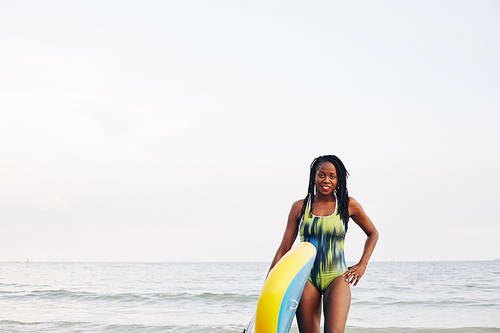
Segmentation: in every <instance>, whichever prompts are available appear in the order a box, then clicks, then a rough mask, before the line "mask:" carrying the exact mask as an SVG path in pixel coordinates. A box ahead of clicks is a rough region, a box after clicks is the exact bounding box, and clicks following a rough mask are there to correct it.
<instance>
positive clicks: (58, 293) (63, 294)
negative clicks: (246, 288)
mask: <svg viewBox="0 0 500 333" xmlns="http://www.w3.org/2000/svg"><path fill="white" fill-rule="evenodd" d="M0 296H1V297H2V299H10V300H16V299H19V298H22V299H23V300H26V299H32V300H33V299H37V300H58V301H60V300H68V301H83V302H88V301H102V302H139V303H140V302H161V301H166V302H193V301H194V302H196V301H213V302H234V303H248V302H252V303H255V302H256V301H257V299H258V295H256V294H239V293H210V292H204V293H198V294H197V293H188V292H177V293H117V294H101V293H95V292H85V291H82V292H79V291H69V290H65V289H59V290H32V291H0Z"/></svg>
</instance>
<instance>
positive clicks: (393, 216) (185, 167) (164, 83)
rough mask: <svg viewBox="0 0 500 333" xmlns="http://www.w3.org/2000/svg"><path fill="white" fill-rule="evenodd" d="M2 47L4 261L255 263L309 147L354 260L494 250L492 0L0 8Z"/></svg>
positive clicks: (265, 250)
mask: <svg viewBox="0 0 500 333" xmlns="http://www.w3.org/2000/svg"><path fill="white" fill-rule="evenodd" d="M0 45H2V46H1V52H0V219H1V221H0V261H16V260H19V261H25V260H26V259H29V260H33V261H271V260H272V257H273V256H274V253H275V251H276V249H277V248H278V246H279V243H280V241H281V237H282V234H283V231H284V228H285V224H286V219H287V216H288V212H289V209H290V207H291V205H292V203H293V202H294V201H295V200H298V199H301V198H303V197H304V196H305V194H306V186H307V178H308V173H309V165H310V163H311V161H312V160H313V159H314V158H315V157H317V156H319V155H324V154H335V155H337V156H339V157H340V158H341V159H342V160H343V161H344V164H345V165H346V167H347V170H348V171H349V172H350V178H349V182H348V186H349V191H350V194H351V196H353V197H354V198H356V199H357V200H358V201H359V202H360V203H361V204H362V206H363V207H364V208H365V211H366V212H367V214H368V215H369V216H370V217H371V219H372V220H373V222H374V223H375V225H376V226H377V228H378V229H379V231H380V240H379V244H378V245H377V248H376V249H375V252H374V254H373V257H372V260H377V261H389V260H397V261H403V260H491V259H496V258H500V242H499V239H500V224H499V222H500V210H499V202H500V191H499V188H500V176H499V174H498V172H499V170H500V130H499V127H500V126H499V125H500V61H499V59H500V3H499V2H498V1H456V0H453V1H412V2H410V1H350V2H346V1H344V2H340V1H339V2H336V1H312V2H311V1H272V2H270V1H190V0H188V1H78V2H77V1H71V2H68V1H43V2H40V1H22V2H21V1H0ZM363 241H364V235H363V233H362V231H361V230H360V229H359V228H358V227H357V226H356V225H355V224H354V223H351V225H350V228H349V232H348V235H347V239H346V257H347V259H348V261H349V262H354V261H357V260H358V259H359V257H360V255H361V251H362V246H363Z"/></svg>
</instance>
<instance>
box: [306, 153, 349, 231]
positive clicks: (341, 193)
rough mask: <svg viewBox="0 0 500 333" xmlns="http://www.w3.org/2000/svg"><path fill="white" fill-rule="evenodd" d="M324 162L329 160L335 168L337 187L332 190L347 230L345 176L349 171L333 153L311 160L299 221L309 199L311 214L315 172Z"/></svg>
mask: <svg viewBox="0 0 500 333" xmlns="http://www.w3.org/2000/svg"><path fill="white" fill-rule="evenodd" d="M325 162H331V163H332V164H333V165H334V166H335V169H336V170H337V187H336V188H335V190H334V191H335V193H336V194H337V207H338V211H339V214H340V219H341V220H342V222H343V223H344V227H345V230H346V231H347V222H348V221H349V193H348V191H347V177H348V176H349V173H348V172H347V170H346V168H345V166H344V163H342V161H341V160H340V159H339V158H338V157H337V156H335V155H324V156H320V157H317V158H315V159H314V161H312V163H311V171H310V173H309V185H308V187H307V195H306V197H305V198H304V203H303V204H302V209H301V211H300V220H299V223H300V221H301V220H302V218H303V217H304V214H305V211H306V206H307V203H308V201H309V200H311V208H310V209H309V214H311V215H312V213H313V208H314V207H313V206H314V205H313V202H314V191H315V187H316V184H315V179H316V172H317V171H318V169H319V167H320V166H321V165H322V164H323V163H325Z"/></svg>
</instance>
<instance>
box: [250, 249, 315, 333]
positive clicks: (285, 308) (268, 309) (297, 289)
mask: <svg viewBox="0 0 500 333" xmlns="http://www.w3.org/2000/svg"><path fill="white" fill-rule="evenodd" d="M315 258H316V248H315V247H314V245H312V244H311V243H308V242H302V243H300V244H298V245H296V246H294V247H293V248H292V249H291V250H290V251H288V253H287V254H285V255H284V256H283V258H281V260H280V261H278V263H277V264H276V265H275V266H274V268H273V269H272V270H271V271H270V272H269V275H268V277H267V279H266V282H265V283H264V287H263V288H262V291H261V292H260V296H259V301H258V302H257V311H256V312H255V315H254V317H253V318H252V320H251V321H250V323H249V324H248V325H247V327H246V328H245V329H244V330H243V333H288V332H289V331H290V326H292V321H293V316H294V315H295V312H296V311H297V307H298V305H299V301H300V297H301V296H302V291H303V290H304V286H305V285H306V282H307V278H308V276H309V273H310V272H311V268H312V265H313V263H314V259H315Z"/></svg>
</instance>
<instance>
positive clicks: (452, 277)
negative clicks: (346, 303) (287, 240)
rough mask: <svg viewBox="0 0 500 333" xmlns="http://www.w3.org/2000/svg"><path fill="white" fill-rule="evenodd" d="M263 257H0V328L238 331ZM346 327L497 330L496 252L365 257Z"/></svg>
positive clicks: (248, 313) (253, 299)
mask: <svg viewBox="0 0 500 333" xmlns="http://www.w3.org/2000/svg"><path fill="white" fill-rule="evenodd" d="M268 267H269V263H217V262H214V263H50V262H20V263H16V262H1V263H0V332H9V333H15V332H176V333H188V332H189V333H209V332H216V333H229V332H242V331H243V329H244V327H245V325H246V324H247V323H248V322H249V321H250V319H251V317H252V315H253V313H254V312H255V308H256V305H257V299H258V297H259V292H260V289H261V288H262V285H263V282H264V278H265V276H266V273H267V269H268ZM291 332H298V331H297V327H296V324H295V323H294V325H293V326H292V330H291ZM346 332H363V333H365V332H366V333H367V332H414V333H417V332H418V333H420V332H439V333H448V332H453V333H462V332H463V333H465V332H500V261H478V262H371V263H370V264H369V266H368V269H367V271H366V273H365V275H364V276H363V278H362V280H361V282H360V283H359V284H358V286H356V287H353V288H352V304H351V309H350V312H349V318H348V321H347V328H346Z"/></svg>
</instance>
